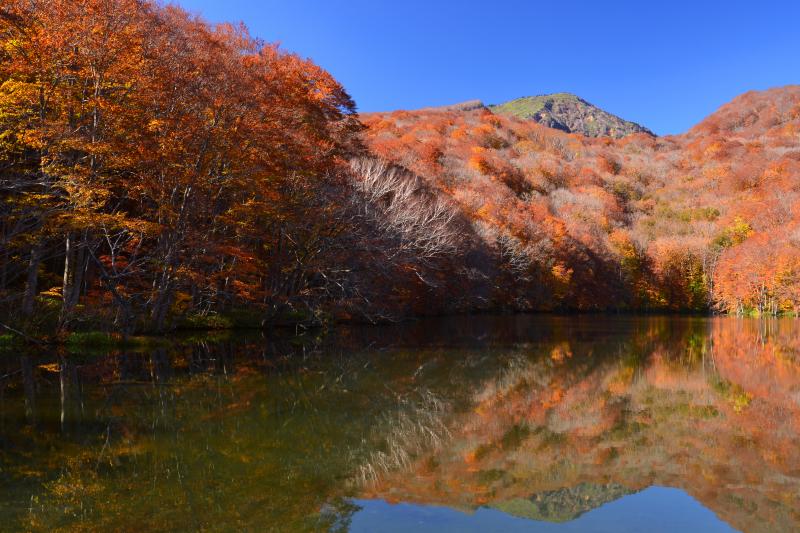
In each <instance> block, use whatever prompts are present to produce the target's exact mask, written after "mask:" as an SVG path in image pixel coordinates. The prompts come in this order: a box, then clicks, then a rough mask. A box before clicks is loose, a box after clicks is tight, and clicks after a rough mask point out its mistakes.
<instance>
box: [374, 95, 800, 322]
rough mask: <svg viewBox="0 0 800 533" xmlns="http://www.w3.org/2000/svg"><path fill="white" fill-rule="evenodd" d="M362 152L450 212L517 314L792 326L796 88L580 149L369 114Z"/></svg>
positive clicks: (514, 126) (584, 142) (799, 176)
mask: <svg viewBox="0 0 800 533" xmlns="http://www.w3.org/2000/svg"><path fill="white" fill-rule="evenodd" d="M362 120H363V121H364V122H365V124H366V125H367V126H368V129H367V138H368V142H369V145H370V147H371V149H372V150H373V151H374V152H375V153H376V154H378V155H379V156H381V157H384V158H387V159H389V160H391V161H393V162H395V163H397V164H398V165H402V166H404V167H407V168H409V169H411V170H412V171H414V172H416V173H418V174H419V175H421V176H425V177H426V178H427V179H428V180H429V181H430V182H431V183H432V184H434V185H435V186H436V187H437V188H438V190H439V191H440V192H441V194H443V195H446V196H449V197H451V198H453V200H454V201H455V202H456V203H457V204H458V205H459V207H460V209H461V210H462V212H463V213H464V214H465V215H466V216H467V217H468V218H469V219H470V220H471V222H472V226H473V228H474V230H475V232H476V234H477V235H479V236H480V239H481V241H482V243H483V245H484V246H485V247H486V249H488V250H489V251H490V254H492V255H493V256H494V257H495V261H496V265H495V266H496V268H497V270H496V271H495V276H496V277H495V279H498V280H501V281H500V282H499V283H497V284H496V286H495V291H494V293H493V294H494V295H493V297H492V298H493V302H494V303H495V304H496V305H498V306H502V305H513V306H516V307H522V308H527V309H559V308H560V309H583V310H591V309H597V310H602V309H610V308H614V309H620V308H622V309H632V310H675V311H704V310H711V309H715V310H719V311H724V312H734V313H748V312H756V313H762V314H763V313H768V314H778V313H796V312H797V306H798V304H800V299H798V293H797V290H798V285H797V281H798V278H797V276H798V274H800V270H798V267H799V266H800V263H798V260H799V259H800V256H798V253H799V252H800V240H798V237H797V235H798V221H800V212H798V210H797V209H796V205H797V198H798V190H800V181H799V180H800V136H798V134H799V133H800V87H798V86H793V87H786V88H782V89H774V90H771V91H766V92H761V93H755V92H754V93H748V94H745V95H743V96H741V97H739V98H737V99H736V100H734V101H733V102H731V103H730V104H728V105H726V106H724V107H723V108H721V109H720V110H719V111H718V112H717V113H715V114H714V115H712V116H710V117H709V118H708V119H706V120H705V121H703V122H702V123H701V124H699V125H698V126H696V127H695V128H693V129H692V130H690V131H689V132H688V133H686V134H683V135H679V136H671V137H661V138H654V137H651V136H648V135H645V134H637V135H630V136H628V137H626V138H623V139H620V140H612V139H603V138H601V139H590V138H586V137H583V136H580V135H577V134H565V133H563V132H560V131H557V130H553V129H549V128H545V127H542V126H540V125H537V124H534V123H531V122H525V121H520V120H517V119H513V118H508V117H501V116H497V115H494V114H492V113H491V112H490V111H488V110H487V109H478V110H472V111H466V112H464V111H453V110H447V109H443V110H435V109H433V110H431V109H427V110H421V111H418V112H395V113H380V114H372V115H368V116H365V117H363V118H362Z"/></svg>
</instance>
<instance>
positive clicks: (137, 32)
mask: <svg viewBox="0 0 800 533" xmlns="http://www.w3.org/2000/svg"><path fill="white" fill-rule="evenodd" d="M582 120H583V119H582ZM586 120H589V119H586ZM799 187H800V87H797V86H790V87H785V88H780V89H773V90H770V91H765V92H759V93H748V94H745V95H743V96H741V97H739V98H737V99H736V100H734V101H733V102H731V103H730V104H728V105H726V106H724V107H722V108H721V109H720V110H719V111H718V112H716V113H715V114H713V115H711V116H710V117H709V118H707V119H706V120H704V121H703V122H702V123H700V124H699V125H697V126H696V127H694V128H692V129H691V130H690V131H689V132H687V133H685V134H683V135H678V136H670V137H654V136H652V135H650V134H649V133H647V132H643V133H636V134H632V135H628V136H626V137H623V138H621V139H613V138H608V137H598V138H589V137H584V136H582V135H580V134H576V133H572V134H570V133H565V132H563V131H559V130H556V129H551V128H547V127H545V126H542V125H539V124H536V123H533V122H531V121H526V120H524V119H521V118H515V117H513V116H501V115H498V114H495V113H493V112H492V111H491V110H490V108H487V107H484V106H483V105H481V104H478V105H471V106H461V107H459V106H451V107H449V108H443V109H426V110H420V111H398V112H393V113H377V114H369V115H364V116H359V115H358V114H357V112H356V105H355V103H354V102H353V101H352V99H351V98H350V96H349V95H348V94H347V92H346V90H345V88H343V87H342V86H341V85H340V84H339V83H338V82H337V81H336V80H335V79H333V78H332V77H331V76H330V74H328V73H327V72H325V71H324V70H323V69H321V68H320V67H318V66H317V65H315V64H314V63H313V62H312V61H311V60H307V59H303V58H300V57H298V56H297V55H294V54H292V53H290V52H287V51H284V50H282V49H280V48H279V47H277V46H274V45H270V44H266V43H264V42H262V41H260V40H258V39H256V38H254V37H252V36H251V35H250V34H249V33H248V31H247V29H246V28H244V27H243V26H241V25H229V24H220V25H210V24H208V23H206V22H205V21H203V20H201V19H198V18H196V17H195V16H192V15H189V14H187V13H186V12H184V11H182V10H181V9H180V8H177V7H173V6H168V7H162V6H161V5H160V4H157V3H155V2H151V1H149V0H82V1H80V2H75V1H73V0H50V1H48V2H29V1H22V0H8V1H6V2H4V3H3V5H2V8H0V316H2V319H0V322H2V323H3V324H4V327H5V328H6V330H7V331H6V332H7V333H9V335H4V336H3V337H2V338H3V339H4V340H3V342H11V335H16V337H17V338H24V337H35V338H41V337H42V336H50V337H51V338H52V337H53V336H54V335H55V336H63V335H65V334H67V333H69V332H82V331H96V330H101V331H115V332H121V333H122V334H123V335H129V334H135V333H141V332H164V331H167V330H172V329H175V328H226V327H232V326H243V325H249V326H258V325H262V324H277V323H289V322H298V321H300V322H308V323H315V324H319V323H324V322H327V321H331V320H336V321H342V320H363V321H369V322H381V321H395V320H399V319H402V318H405V317H410V316H419V315H424V314H446V313H464V312H478V311H501V310H503V311H609V310H615V311H647V312H653V311H671V312H712V311H718V312H724V313H735V314H769V315H777V314H796V313H797V310H798V309H797V306H798V303H800V279H798V275H800V270H799V269H800V253H799V252H800V237H798V235H800V234H799V233H798V221H799V220H800V211H798V207H797V206H798V205H800V203H798V202H797V197H798V188H799ZM12 332H13V333H12Z"/></svg>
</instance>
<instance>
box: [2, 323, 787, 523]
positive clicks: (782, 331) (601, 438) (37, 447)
mask: <svg viewBox="0 0 800 533" xmlns="http://www.w3.org/2000/svg"><path fill="white" fill-rule="evenodd" d="M0 380H1V381H0V524H2V525H1V526H0V529H2V530H3V531H6V530H8V531H75V530H81V531H133V530H138V531H280V532H294V531H299V532H304V531H339V532H345V531H352V532H404V531H414V532H417V533H419V532H428V531H430V532H434V531H436V532H441V531H453V532H465V531H482V532H483V531H490V532H491V531H497V532H501V531H502V532H516V531H536V532H538V531H541V532H551V531H552V532H573V531H580V532H615V533H618V532H628V531H630V532H639V531H645V530H646V531H649V532H654V531H664V532H666V531H704V532H707V531H711V532H713V531H743V532H762V531H763V532H775V531H798V530H800V321H796V320H792V319H780V320H753V319H735V318H665V317H644V318H635V317H605V316H577V317H549V316H503V317H499V316H498V317H495V316H483V317H458V318H447V319H428V320H422V321H419V322H415V323H412V324H403V325H396V326H373V327H338V328H336V329H334V330H333V331H332V332H330V333H328V334H326V335H322V334H320V333H319V332H314V331H311V332H307V333H305V334H304V335H300V336H295V335H294V334H289V333H287V332H273V333H269V332H267V333H261V332H258V333H241V332H233V333H227V334H209V335H204V336H193V337H190V336H187V337H180V336H179V337H176V338H173V339H170V342H169V343H158V344H156V345H154V346H153V347H151V348H150V349H147V350H144V349H142V350H138V351H137V350H113V351H109V352H101V351H91V350H76V349H72V350H71V351H65V350H56V349H54V350H53V351H51V352H46V353H20V352H13V351H5V352H2V353H0Z"/></svg>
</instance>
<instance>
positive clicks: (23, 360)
mask: <svg viewBox="0 0 800 533" xmlns="http://www.w3.org/2000/svg"><path fill="white" fill-rule="evenodd" d="M19 362H20V366H21V367H22V386H23V388H24V390H25V418H26V419H27V420H28V423H29V424H31V425H35V424H36V383H35V382H34V381H33V363H32V362H31V358H30V356H28V355H23V356H22V357H20V361H19Z"/></svg>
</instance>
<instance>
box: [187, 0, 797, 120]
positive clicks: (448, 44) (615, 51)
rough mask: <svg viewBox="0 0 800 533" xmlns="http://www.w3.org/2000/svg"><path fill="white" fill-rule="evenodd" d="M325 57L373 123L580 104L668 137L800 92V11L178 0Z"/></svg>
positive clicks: (759, 5) (648, 2) (755, 6)
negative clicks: (554, 99) (463, 105)
mask: <svg viewBox="0 0 800 533" xmlns="http://www.w3.org/2000/svg"><path fill="white" fill-rule="evenodd" d="M175 3H178V4H179V5H181V6H183V7H184V8H186V9H188V10H189V11H192V12H194V13H199V14H201V15H203V16H204V17H205V18H206V19H208V20H210V21H212V22H220V21H232V22H238V21H242V22H244V23H245V24H246V25H247V26H248V27H249V28H250V30H251V32H252V33H253V34H254V35H256V36H257V37H260V38H262V39H264V40H266V41H270V42H274V41H279V42H281V43H282V44H283V47H284V48H286V49H287V50H291V51H293V52H297V53H299V54H300V55H302V56H305V57H310V58H312V59H313V60H314V61H315V62H316V63H318V64H319V65H321V66H323V67H324V68H326V69H327V70H328V71H330V72H331V73H332V74H333V75H334V76H335V77H336V78H337V79H338V80H339V81H340V82H342V83H343V84H344V86H345V87H346V88H347V90H348V91H349V92H350V94H351V95H352V96H353V97H354V98H355V100H356V103H357V104H358V106H359V109H360V110H361V111H365V112H368V111H382V110H393V109H413V108H418V107H424V106H431V105H443V104H450V103H456V102H460V101H464V100H471V99H475V98H477V99H481V100H483V101H484V102H486V103H498V102H502V101H505V100H510V99H512V98H516V97H519V96H526V95H533V94H543V93H550V92H561V91H567V92H572V93H575V94H577V95H579V96H581V97H583V98H585V99H586V100H588V101H590V102H592V103H593V104H596V105H598V106H600V107H602V108H604V109H606V110H608V111H611V112H612V113H616V114H618V115H620V116H622V117H624V118H627V119H630V120H634V121H636V122H640V123H641V124H643V125H645V126H647V127H649V128H650V129H652V130H653V131H655V132H656V133H659V134H667V133H680V132H682V131H685V130H686V129H688V128H689V127H691V126H692V125H694V124H695V123H697V122H699V121H700V120H702V119H703V117H705V116H706V115H708V114H710V113H712V112H713V111H714V110H715V109H717V108H718V107H719V106H720V105H722V104H724V103H725V102H727V101H729V100H730V99H732V98H733V97H734V96H736V95H738V94H741V93H742V92H745V91H748V90H751V89H766V88H769V87H774V86H778V85H787V84H792V83H800V0H781V1H778V0H761V1H760V2H756V1H754V0H751V1H740V0H729V1H721V0H717V1H705V0H694V1H683V0H677V1H671V0H660V1H659V0H640V1H616V2H615V1H603V0H596V1H588V0H587V1H573V2H567V1H555V0H551V1H546V2H544V1H541V2H540V1H536V0H529V1H523V0H495V1H493V2H489V1H481V2H479V1H476V0H461V1H456V0H439V1H437V0H394V1H388V0H386V1H384V0H176V1H175Z"/></svg>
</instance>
